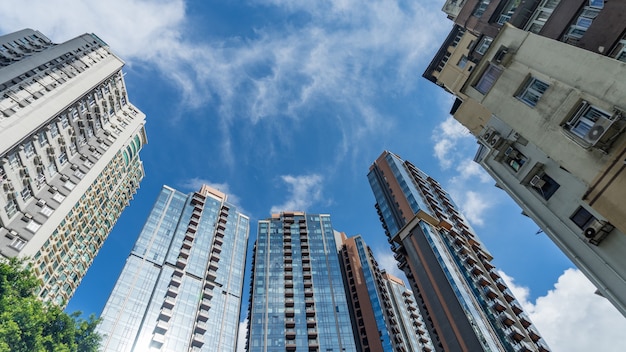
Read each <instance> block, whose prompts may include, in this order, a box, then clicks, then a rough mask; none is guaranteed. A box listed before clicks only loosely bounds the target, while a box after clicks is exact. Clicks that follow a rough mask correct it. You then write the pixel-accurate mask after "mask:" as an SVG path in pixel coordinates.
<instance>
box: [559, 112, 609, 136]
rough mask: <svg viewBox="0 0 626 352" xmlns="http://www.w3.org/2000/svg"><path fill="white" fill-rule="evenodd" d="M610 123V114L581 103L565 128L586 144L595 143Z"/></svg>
mask: <svg viewBox="0 0 626 352" xmlns="http://www.w3.org/2000/svg"><path fill="white" fill-rule="evenodd" d="M610 122H611V114H609V113H607V112H605V111H602V110H600V109H599V108H597V107H595V106H593V105H591V104H589V103H587V102H583V103H582V104H581V106H580V108H579V109H578V111H577V112H576V114H574V116H573V117H572V118H571V119H570V120H569V121H567V123H566V124H565V126H564V127H565V128H566V129H567V130H569V131H570V132H571V133H572V134H573V135H575V136H576V137H579V138H581V139H583V140H585V141H586V142H590V143H594V142H596V141H597V140H598V139H599V138H600V137H601V136H602V134H603V133H604V132H605V127H606V126H608V125H609V124H610Z"/></svg>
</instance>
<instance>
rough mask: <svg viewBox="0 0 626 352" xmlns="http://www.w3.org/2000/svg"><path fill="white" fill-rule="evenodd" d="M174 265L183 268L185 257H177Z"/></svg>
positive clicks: (185, 261)
mask: <svg viewBox="0 0 626 352" xmlns="http://www.w3.org/2000/svg"><path fill="white" fill-rule="evenodd" d="M176 266H177V267H179V268H181V269H182V268H184V267H186V266H187V258H184V257H178V259H177V260H176Z"/></svg>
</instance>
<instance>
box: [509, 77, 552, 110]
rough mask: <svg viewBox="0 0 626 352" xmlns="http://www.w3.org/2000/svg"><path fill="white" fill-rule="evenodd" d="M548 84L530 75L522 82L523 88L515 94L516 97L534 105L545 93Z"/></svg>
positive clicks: (529, 104)
mask: <svg viewBox="0 0 626 352" xmlns="http://www.w3.org/2000/svg"><path fill="white" fill-rule="evenodd" d="M549 86H550V85H549V84H548V83H545V82H543V81H540V80H538V79H537V78H534V77H531V78H529V79H528V80H527V81H526V83H525V84H524V88H523V89H522V91H521V93H519V94H518V95H517V98H518V99H519V100H521V101H523V102H524V103H526V104H527V105H528V106H531V107H535V106H536V105H537V102H538V101H539V98H541V96H542V95H543V93H545V91H546V90H547V89H548V87H549Z"/></svg>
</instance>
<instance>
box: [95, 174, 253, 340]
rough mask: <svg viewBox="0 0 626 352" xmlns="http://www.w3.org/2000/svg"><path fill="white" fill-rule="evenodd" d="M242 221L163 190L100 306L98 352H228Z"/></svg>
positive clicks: (200, 195) (235, 321)
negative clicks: (99, 347) (101, 351)
mask: <svg viewBox="0 0 626 352" xmlns="http://www.w3.org/2000/svg"><path fill="white" fill-rule="evenodd" d="M248 234H249V219H248V217H246V216H245V215H243V214H241V213H240V212H238V211H237V209H236V208H235V207H234V206H233V205H232V204H230V203H228V202H227V196H226V195H225V194H224V193H222V192H219V191H217V190H215V189H213V188H211V187H208V186H203V187H202V188H201V189H200V191H198V192H196V193H193V194H183V193H181V192H179V191H176V190H174V189H172V188H170V187H167V186H164V187H163V189H162V190H161V193H160V194H159V196H158V198H157V201H156V203H155V204H154V207H153V208H152V211H151V212H150V215H149V216H148V219H147V221H146V223H145V225H144V227H143V229H142V231H141V233H140V235H139V238H138V239H137V242H136V243H135V246H134V248H133V250H132V252H131V253H130V255H129V257H128V259H127V260H126V264H125V266H124V269H123V270H122V273H121V274H120V276H119V278H118V280H117V283H116V284H115V287H114V288H113V291H112V293H111V295H110V297H109V299H108V301H107V303H106V306H105V307H104V310H103V312H102V315H101V318H102V323H101V324H100V326H99V327H98V331H99V332H100V333H102V334H103V335H104V336H105V339H104V341H103V343H102V348H103V351H115V352H123V351H135V352H138V351H149V350H158V351H220V352H222V351H224V352H228V351H231V352H234V351H236V348H237V346H236V344H237V334H238V329H239V314H240V310H241V293H242V287H243V279H244V270H245V263H246V248H247V243H248Z"/></svg>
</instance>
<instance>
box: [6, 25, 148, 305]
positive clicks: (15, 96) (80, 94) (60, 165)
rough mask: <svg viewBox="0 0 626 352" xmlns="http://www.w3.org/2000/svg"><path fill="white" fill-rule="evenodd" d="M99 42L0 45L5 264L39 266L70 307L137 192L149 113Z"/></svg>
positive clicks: (51, 290)
mask: <svg viewBox="0 0 626 352" xmlns="http://www.w3.org/2000/svg"><path fill="white" fill-rule="evenodd" d="M123 65H124V62H123V61H122V60H121V59H120V58H119V57H117V56H116V55H115V54H113V53H112V52H111V51H110V49H109V47H108V45H107V44H106V43H104V42H103V41H102V40H101V39H100V38H98V37H97V36H96V35H94V34H84V35H81V36H79V37H76V38H74V39H71V40H69V41H66V42H64V43H61V44H54V43H52V42H51V41H50V40H49V39H48V38H46V36H44V35H43V34H41V33H40V32H38V31H34V30H31V29H25V30H21V31H18V32H15V33H11V34H7V35H4V36H1V37H0V184H1V188H0V257H5V258H6V257H29V258H32V264H33V267H34V271H35V273H36V275H37V276H38V278H39V279H41V281H42V282H43V286H42V287H41V288H40V291H39V297H40V298H41V299H43V300H45V301H52V302H54V303H56V304H61V305H62V304H65V303H66V302H67V301H68V300H69V299H70V297H71V296H72V295H73V293H74V291H75V290H76V288H77V286H78V285H79V283H80V282H81V280H82V278H83V276H84V275H85V273H86V271H87V269H88V268H89V266H90V265H91V263H92V261H93V259H94V257H95V256H96V254H97V253H98V250H99V249H100V247H101V246H102V244H103V243H104V241H105V240H106V238H107V236H108V234H109V232H110V231H111V229H112V227H113V226H114V225H115V223H116V221H117V219H118V218H119V216H120V214H121V212H122V211H123V209H124V208H125V207H126V206H127V205H128V204H129V202H130V200H131V199H132V198H133V195H134V194H135V193H136V191H137V189H138V188H139V183H140V181H141V180H142V178H143V175H144V170H143V165H142V163H141V160H140V159H139V152H140V150H141V149H142V147H143V146H144V145H145V144H146V143H147V138H146V134H145V129H144V123H145V115H144V114H143V113H141V112H140V111H139V110H138V109H137V108H135V107H134V106H133V105H132V104H130V103H129V101H128V95H127V93H126V86H125V83H124V79H123V74H122V71H121V69H122V66H123Z"/></svg>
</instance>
